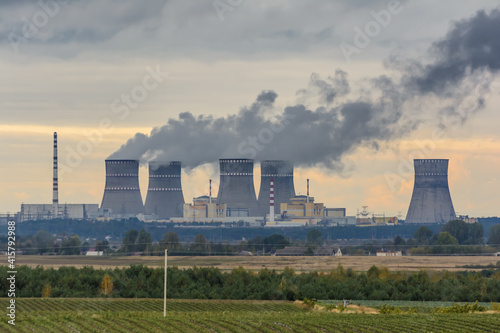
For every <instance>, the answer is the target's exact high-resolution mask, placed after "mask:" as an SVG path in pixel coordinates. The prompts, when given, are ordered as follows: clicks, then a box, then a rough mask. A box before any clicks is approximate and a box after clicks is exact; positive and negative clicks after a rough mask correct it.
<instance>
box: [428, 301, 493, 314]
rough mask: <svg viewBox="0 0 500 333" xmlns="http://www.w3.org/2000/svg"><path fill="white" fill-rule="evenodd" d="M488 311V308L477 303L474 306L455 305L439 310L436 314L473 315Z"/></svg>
mask: <svg viewBox="0 0 500 333" xmlns="http://www.w3.org/2000/svg"><path fill="white" fill-rule="evenodd" d="M483 311H486V307H484V306H482V305H478V304H477V301H476V302H475V303H474V304H468V303H466V304H455V305H453V306H449V307H446V308H437V309H436V310H435V312H436V313H473V312H483Z"/></svg>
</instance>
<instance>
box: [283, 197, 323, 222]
mask: <svg viewBox="0 0 500 333" xmlns="http://www.w3.org/2000/svg"><path fill="white" fill-rule="evenodd" d="M290 201H291V203H290V204H287V203H282V204H281V212H282V213H283V214H286V216H290V217H306V218H322V217H323V216H324V210H325V205H324V204H323V203H315V202H314V198H313V197H308V196H306V195H299V196H296V197H294V198H291V199H290Z"/></svg>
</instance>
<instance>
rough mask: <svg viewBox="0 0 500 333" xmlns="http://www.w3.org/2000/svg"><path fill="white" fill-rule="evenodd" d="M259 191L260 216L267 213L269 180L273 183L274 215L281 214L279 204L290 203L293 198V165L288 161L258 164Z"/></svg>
mask: <svg viewBox="0 0 500 333" xmlns="http://www.w3.org/2000/svg"><path fill="white" fill-rule="evenodd" d="M260 172H261V175H260V190H259V199H258V203H259V212H260V216H266V214H268V213H269V198H270V193H269V190H270V187H269V184H270V182H271V179H273V182H274V206H275V207H276V211H275V213H276V214H281V204H282V203H288V204H289V203H290V198H293V197H295V187H294V184H293V164H292V163H290V162H288V161H280V160H266V161H262V162H260Z"/></svg>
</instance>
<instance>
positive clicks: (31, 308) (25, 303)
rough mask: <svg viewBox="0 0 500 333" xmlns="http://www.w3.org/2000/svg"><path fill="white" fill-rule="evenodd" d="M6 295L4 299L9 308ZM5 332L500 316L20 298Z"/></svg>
mask: <svg viewBox="0 0 500 333" xmlns="http://www.w3.org/2000/svg"><path fill="white" fill-rule="evenodd" d="M7 303H8V299H5V298H4V299H0V307H1V308H3V309H5V307H6V306H7ZM16 310H17V318H16V326H15V327H14V326H11V325H9V324H7V318H6V316H2V320H1V321H0V331H2V332H127V333H128V332H416V331H418V332H497V331H498V330H499V329H500V314H486V313H481V314H430V313H426V314H391V315H381V314H379V315H368V314H338V313H337V314H335V313H330V312H326V311H325V312H317V311H311V310H305V309H300V308H298V307H297V306H295V305H294V303H292V302H269V301H267V302H266V301H198V300H169V301H168V306H167V316H166V317H163V301H162V300H158V299H137V300H136V299H67V298H66V299H41V298H27V299H17V300H16Z"/></svg>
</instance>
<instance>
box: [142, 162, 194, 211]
mask: <svg viewBox="0 0 500 333" xmlns="http://www.w3.org/2000/svg"><path fill="white" fill-rule="evenodd" d="M144 206H145V209H146V214H147V215H153V214H154V215H156V216H157V218H158V219H161V220H163V219H168V218H171V217H182V216H183V206H184V195H183V194H182V185H181V162H178V161H172V162H159V161H150V162H149V186H148V194H147V196H146V203H145V205H144Z"/></svg>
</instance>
